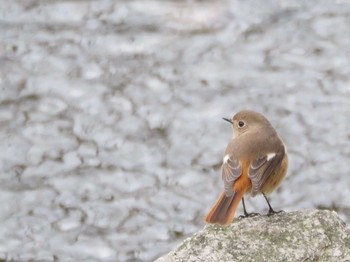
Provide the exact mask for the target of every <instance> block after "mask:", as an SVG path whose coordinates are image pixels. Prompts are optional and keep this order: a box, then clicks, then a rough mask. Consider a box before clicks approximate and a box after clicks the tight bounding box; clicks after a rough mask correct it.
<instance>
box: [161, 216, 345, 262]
mask: <svg viewBox="0 0 350 262" xmlns="http://www.w3.org/2000/svg"><path fill="white" fill-rule="evenodd" d="M170 261H171V262H173V261H350V231H349V230H348V229H347V228H346V227H345V224H344V222H343V221H342V220H341V219H340V218H339V217H338V215H337V213H336V212H334V211H333V212H331V211H325V210H322V211H321V210H312V211H298V212H291V213H283V214H279V215H275V216H272V217H268V216H258V217H252V218H246V219H236V220H235V221H234V222H233V223H232V224H231V225H230V226H228V227H223V226H219V225H209V226H206V227H205V228H204V229H203V230H202V231H200V232H198V233H197V234H195V235H193V236H192V237H190V238H188V239H187V240H185V241H184V242H183V243H182V244H181V245H180V246H178V247H177V248H176V250H175V251H172V252H170V253H169V254H167V255H166V256H164V257H161V258H159V259H158V260H156V262H170Z"/></svg>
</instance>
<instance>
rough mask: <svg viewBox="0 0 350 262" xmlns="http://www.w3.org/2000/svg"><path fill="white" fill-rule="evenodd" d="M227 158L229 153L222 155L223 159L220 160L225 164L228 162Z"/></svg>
mask: <svg viewBox="0 0 350 262" xmlns="http://www.w3.org/2000/svg"><path fill="white" fill-rule="evenodd" d="M229 159H230V155H226V156H224V159H223V160H222V162H223V163H224V164H227V162H228V160H229Z"/></svg>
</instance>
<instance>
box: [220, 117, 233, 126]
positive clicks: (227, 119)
mask: <svg viewBox="0 0 350 262" xmlns="http://www.w3.org/2000/svg"><path fill="white" fill-rule="evenodd" d="M222 119H224V120H225V121H227V122H230V123H231V124H233V123H232V120H231V119H229V118H226V117H223V118H222Z"/></svg>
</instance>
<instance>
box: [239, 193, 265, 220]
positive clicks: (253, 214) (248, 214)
mask: <svg viewBox="0 0 350 262" xmlns="http://www.w3.org/2000/svg"><path fill="white" fill-rule="evenodd" d="M242 205H243V212H244V215H240V216H239V217H238V218H245V217H255V216H259V215H260V214H259V213H248V212H247V210H246V209H245V203H244V197H242Z"/></svg>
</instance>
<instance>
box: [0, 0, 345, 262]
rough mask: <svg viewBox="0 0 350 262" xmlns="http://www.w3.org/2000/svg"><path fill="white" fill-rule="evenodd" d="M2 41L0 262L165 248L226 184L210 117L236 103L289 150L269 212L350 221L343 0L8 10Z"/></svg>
mask: <svg viewBox="0 0 350 262" xmlns="http://www.w3.org/2000/svg"><path fill="white" fill-rule="evenodd" d="M0 32H1V37H0V149H1V150H0V201H1V203H2V207H1V208H0V222H1V225H2V226H1V228H0V259H5V260H16V261H18V260H19V261H29V260H30V261H39V260H40V261H54V260H56V261H152V260H154V259H155V258H157V257H158V256H160V255H162V254H163V253H165V252H167V251H169V250H171V249H173V248H174V247H175V246H176V244H177V243H179V242H180V241H182V240H183V239H184V238H185V237H187V236H189V235H191V234H193V233H194V232H196V231H198V230H199V229H201V228H202V227H203V226H204V221H203V217H204V215H205V214H206V213H207V211H208V210H209V208H210V207H211V205H212V204H213V203H214V202H215V200H216V198H217V197H218V195H219V193H220V191H221V190H222V187H223V185H222V182H221V180H220V164H221V161H222V157H223V152H224V150H225V147H226V144H227V143H228V140H229V139H230V136H231V129H230V127H229V125H228V124H227V123H225V122H224V121H222V120H221V117H223V116H225V117H230V116H232V115H233V114H234V113H235V112H237V111H239V110H241V109H243V108H244V109H246V108H249V109H254V110H257V111H259V112H262V113H263V114H265V115H266V116H267V117H268V118H269V119H270V121H271V122H272V123H273V125H274V126H275V127H276V129H277V130H278V132H279V134H280V135H281V136H282V137H283V139H284V140H285V143H286V144H287V147H288V150H289V156H290V167H289V171H288V176H287V178H286V180H285V181H284V183H283V184H282V186H281V187H280V189H279V190H278V191H277V192H274V193H273V194H272V196H271V199H272V200H271V202H272V204H273V206H274V207H275V208H276V209H281V208H283V209H284V210H286V211H291V210H300V209H304V208H314V207H318V208H326V209H335V210H337V211H338V212H339V214H340V215H341V217H342V218H343V219H344V220H345V221H346V222H347V223H350V204H349V201H348V200H346V199H350V191H349V188H350V179H349V178H348V177H349V171H350V168H349V162H348V161H349V157H350V127H349V114H350V59H349V57H350V3H349V2H348V1H331V0H328V1H323V0H321V1H314V0H310V1H302V0H300V1H294V0H285V1H282V0H280V1H275V0H266V1H263V2H262V1H259V0H245V1H243V0H220V1H209V0H208V1H204V0H202V1H199V0H197V1H195V0H192V1H182V0H177V1H175V0H169V1H160V0H158V1H145V0H133V1H126V0H124V1H112V0H106V1H102V0H101V1H87V0H81V1H78V0H67V1H48V0H28V1H20V0H12V1H1V3H0ZM247 200H248V199H247ZM247 205H248V210H249V211H260V212H266V211H267V207H266V204H265V201H264V200H263V198H262V197H259V196H258V197H256V198H254V199H249V200H248V201H247ZM240 212H241V210H239V211H238V213H240Z"/></svg>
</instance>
